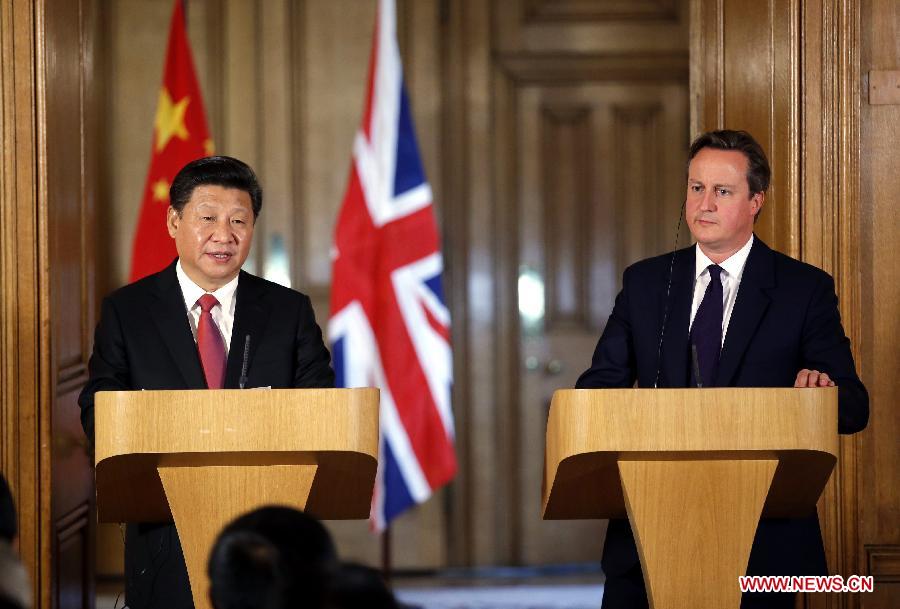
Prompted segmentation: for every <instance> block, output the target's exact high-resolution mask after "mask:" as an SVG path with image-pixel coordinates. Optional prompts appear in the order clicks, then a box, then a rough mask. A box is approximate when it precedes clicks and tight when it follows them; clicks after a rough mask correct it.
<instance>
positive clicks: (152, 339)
mask: <svg viewBox="0 0 900 609" xmlns="http://www.w3.org/2000/svg"><path fill="white" fill-rule="evenodd" d="M235 298H236V299H237V300H236V303H235V313H234V325H233V327H232V335H231V347H230V349H229V352H228V362H227V367H226V371H225V388H226V389H236V388H237V387H238V383H239V379H240V375H241V367H242V365H243V358H244V344H245V341H246V337H247V336H249V337H250V349H249V356H248V366H247V383H246V385H245V386H246V387H247V388H251V387H268V386H271V387H272V388H289V387H333V386H334V372H333V370H332V369H331V365H330V362H331V358H330V356H329V353H328V350H327V349H326V348H325V345H324V344H323V342H322V333H321V331H320V330H319V326H318V325H317V324H316V320H315V316H314V314H313V310H312V306H311V304H310V301H309V298H308V297H307V296H305V295H303V294H300V293H299V292H296V291H294V290H291V289H288V288H285V287H283V286H280V285H277V284H275V283H272V282H270V281H266V280H265V279H261V278H259V277H255V276H254V275H250V274H249V273H245V272H243V271H241V273H240V278H239V280H238V287H237V291H236V293H235ZM205 388H206V380H205V377H204V376H203V369H202V366H201V364H200V357H199V355H198V352H197V346H196V343H195V342H194V338H193V336H192V334H191V327H190V323H189V321H188V318H187V311H186V310H185V304H184V297H183V296H182V293H181V287H180V286H179V284H178V278H177V276H176V274H175V263H174V262H173V263H172V264H171V265H169V266H168V267H167V268H166V269H165V270H163V271H161V272H159V273H156V274H155V275H150V276H149V277H146V278H144V279H141V280H140V281H137V282H135V283H133V284H131V285H128V286H125V287H123V288H121V289H119V290H117V291H115V292H113V293H112V294H110V295H109V296H107V297H106V298H105V299H104V301H103V305H102V309H101V313H100V323H99V324H98V325H97V331H96V334H95V337H94V352H93V354H92V355H91V360H90V379H89V380H88V382H87V385H85V387H84V389H83V390H82V392H81V395H80V397H79V398H78V403H79V405H80V406H81V422H82V425H83V426H84V430H85V433H86V434H87V435H88V437H89V438H91V439H92V440H93V437H94V394H95V393H96V392H97V391H108V390H129V389H134V390H139V389H205ZM126 535H127V538H126V549H125V576H126V600H127V602H128V605H129V606H130V607H131V608H132V609H141V608H144V607H160V608H162V607H165V608H166V609H179V608H182V607H192V606H193V603H192V601H191V595H190V587H189V584H188V579H187V571H186V569H185V566H184V557H183V555H182V552H181V546H180V544H179V542H178V536H177V534H176V533H175V528H174V527H173V526H171V525H167V524H163V525H153V524H146V525H129V527H128V530H127V533H126Z"/></svg>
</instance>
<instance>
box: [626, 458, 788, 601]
mask: <svg viewBox="0 0 900 609" xmlns="http://www.w3.org/2000/svg"><path fill="white" fill-rule="evenodd" d="M777 465H778V461H777V460H774V459H772V460H725V459H723V460H666V461H662V460H642V459H638V458H635V459H620V460H619V462H618V466H619V473H620V475H621V478H622V487H623V491H624V495H625V504H626V507H627V510H628V518H629V520H630V521H631V527H632V529H633V530H634V536H635V541H636V542H637V547H638V553H639V555H640V557H641V565H642V567H643V571H644V580H645V582H646V585H647V597H648V600H649V601H650V607H653V608H656V609H697V607H716V608H717V609H738V608H739V607H740V604H741V591H740V587H739V585H738V577H739V576H741V575H743V574H744V573H745V572H746V570H747V561H748V560H749V558H750V548H751V546H752V545H753V537H754V534H755V532H756V527H757V525H758V523H759V518H760V515H761V514H762V509H763V504H764V503H765V500H766V495H767V494H768V492H769V486H770V484H771V482H772V478H773V476H774V474H775V468H776V466H777ZM686 514H690V515H691V517H690V518H686V517H685V515H686Z"/></svg>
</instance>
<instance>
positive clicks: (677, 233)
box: [653, 197, 687, 389]
mask: <svg viewBox="0 0 900 609" xmlns="http://www.w3.org/2000/svg"><path fill="white" fill-rule="evenodd" d="M686 205H687V198H686V197H685V199H684V201H682V202H681V211H680V212H678V227H677V228H676V229H675V243H673V244H672V257H671V259H670V260H669V279H668V280H667V281H666V300H665V306H664V308H663V321H662V327H661V328H660V329H659V345H658V346H657V348H656V378H655V379H654V381H653V388H654V389H656V388H657V387H658V386H659V373H660V369H661V366H662V347H663V338H665V336H666V322H668V321H669V294H671V292H672V271H673V270H674V268H675V252H676V251H678V237H680V236H681V223H682V221H683V220H684V209H685V206H686Z"/></svg>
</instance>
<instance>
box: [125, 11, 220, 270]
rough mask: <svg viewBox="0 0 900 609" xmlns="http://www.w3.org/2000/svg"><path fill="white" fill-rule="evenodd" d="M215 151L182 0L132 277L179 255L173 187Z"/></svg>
mask: <svg viewBox="0 0 900 609" xmlns="http://www.w3.org/2000/svg"><path fill="white" fill-rule="evenodd" d="M212 153H213V143H212V139H210V137H209V129H208V128H207V126H206V111H205V110H204V109H203V98H202V97H201V95H200V86H199V85H198V83H197V76H196V74H195V72H194V60H193V59H192V57H191V47H190V45H189V44H188V39H187V28H186V27H185V21H184V8H183V6H182V0H175V10H174V11H173V12H172V24H171V27H170V28H169V47H168V49H167V50H166V65H165V70H164V72H163V81H162V86H161V87H160V88H159V101H158V102H157V106H156V119H155V120H154V121H153V148H152V150H151V152H150V170H149V171H148V172H147V182H146V184H145V185H144V198H143V200H142V202H141V215H140V217H139V218H138V223H137V229H136V230H135V234H134V248H133V250H132V255H131V275H130V281H136V280H138V279H140V278H141V277H145V276H147V275H149V274H151V273H155V272H157V271H160V270H162V269H163V268H164V267H165V266H167V265H168V264H169V263H171V262H172V260H173V259H174V258H175V256H176V253H175V242H174V240H173V239H172V238H171V237H169V233H168V231H167V230H166V210H167V209H168V207H169V186H170V185H171V184H172V178H174V177H175V174H177V173H178V170H179V169H181V168H182V167H184V166H185V165H186V164H187V163H190V162H191V161H193V160H195V159H199V158H201V157H205V156H209V155H211V154H212Z"/></svg>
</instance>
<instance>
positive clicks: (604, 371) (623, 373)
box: [575, 268, 637, 389]
mask: <svg viewBox="0 0 900 609" xmlns="http://www.w3.org/2000/svg"><path fill="white" fill-rule="evenodd" d="M632 274H633V273H632V272H631V269H630V268H629V269H626V270H625V274H624V275H623V276H622V291H621V292H619V295H618V296H616V304H615V306H614V307H613V311H612V314H610V316H609V320H607V322H606V328H604V330H603V334H602V335H601V336H600V340H599V341H598V342H597V348H596V349H594V357H593V359H592V360H591V367H590V368H588V369H587V370H586V371H585V372H584V373H583V374H582V375H581V376H580V377H579V378H578V382H576V383H575V388H576V389H601V388H627V387H632V386H634V381H635V379H636V378H637V363H636V360H635V354H634V334H633V331H632V325H631V324H632V320H631V307H630V304H629V285H630V283H631V279H632V277H631V276H632Z"/></svg>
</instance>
